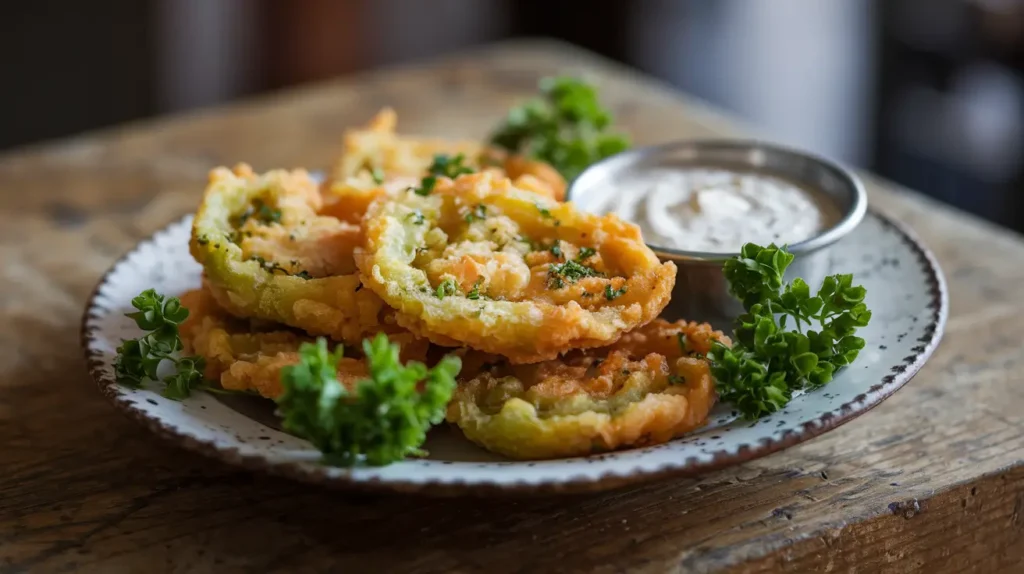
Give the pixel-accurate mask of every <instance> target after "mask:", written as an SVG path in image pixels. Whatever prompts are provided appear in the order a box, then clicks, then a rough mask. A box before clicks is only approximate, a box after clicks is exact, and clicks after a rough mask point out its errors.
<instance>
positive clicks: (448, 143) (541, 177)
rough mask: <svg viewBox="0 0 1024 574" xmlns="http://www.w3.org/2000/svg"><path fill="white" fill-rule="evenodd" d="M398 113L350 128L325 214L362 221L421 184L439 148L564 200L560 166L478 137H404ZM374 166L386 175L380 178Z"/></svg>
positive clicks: (386, 110)
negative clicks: (376, 206)
mask: <svg viewBox="0 0 1024 574" xmlns="http://www.w3.org/2000/svg"><path fill="white" fill-rule="evenodd" d="M397 124H398V116H397V114H395V111H394V110H392V109H391V108H384V109H383V110H381V111H380V112H378V113H377V115H376V116H374V117H373V119H372V120H370V123H369V124H368V125H367V126H366V127H364V128H361V129H353V130H348V131H346V132H345V136H344V144H343V148H342V154H341V157H340V158H339V159H338V161H337V162H336V163H335V166H334V168H333V170H332V172H331V177H330V179H329V180H328V181H327V182H326V184H325V185H324V188H323V197H324V205H323V207H322V209H321V210H320V213H321V214H323V215H330V216H333V217H336V218H338V219H340V220H342V221H346V222H349V223H359V222H360V221H361V220H362V216H363V214H365V213H366V209H367V208H368V207H369V205H370V203H372V202H373V201H374V200H375V199H377V198H379V197H382V196H388V195H394V194H396V193H397V192H399V191H402V190H405V189H408V188H409V187H415V186H417V185H419V183H420V179H421V178H422V177H423V176H424V175H425V174H426V171H427V168H428V167H429V166H430V164H431V162H432V161H433V159H434V156H435V155H437V154H448V155H456V154H460V153H461V154H463V155H465V157H466V159H467V164H468V165H471V166H473V167H474V168H475V169H478V170H487V171H492V172H494V173H495V174H498V175H507V176H508V177H510V178H511V179H512V180H513V181H514V182H515V185H516V187H519V188H520V189H526V190H529V191H533V192H535V193H539V194H541V195H546V196H548V197H550V198H552V199H555V200H558V201H562V200H563V199H564V198H565V190H566V181H565V178H563V177H562V175H561V174H559V173H558V171H557V170H555V168H553V167H551V166H550V165H548V164H546V163H544V162H541V161H536V160H531V159H527V158H524V157H522V156H518V155H508V154H506V153H505V152H503V151H501V150H496V149H490V148H488V147H486V146H485V145H484V144H482V143H480V142H475V141H459V140H443V139H427V138H421V137H415V136H413V137H403V136H400V135H398V134H397V133H396V132H395V128H396V126H397ZM374 171H376V173H377V175H379V176H383V181H375V180H374Z"/></svg>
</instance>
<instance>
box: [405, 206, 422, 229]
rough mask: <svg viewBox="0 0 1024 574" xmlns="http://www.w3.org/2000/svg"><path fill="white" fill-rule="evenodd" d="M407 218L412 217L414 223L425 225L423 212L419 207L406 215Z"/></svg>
mask: <svg viewBox="0 0 1024 574" xmlns="http://www.w3.org/2000/svg"><path fill="white" fill-rule="evenodd" d="M405 218H406V219H411V220H412V222H413V224H414V225H423V221H424V218H423V212H422V211H420V210H418V209H417V210H415V211H413V212H412V213H410V214H409V215H406V216H405Z"/></svg>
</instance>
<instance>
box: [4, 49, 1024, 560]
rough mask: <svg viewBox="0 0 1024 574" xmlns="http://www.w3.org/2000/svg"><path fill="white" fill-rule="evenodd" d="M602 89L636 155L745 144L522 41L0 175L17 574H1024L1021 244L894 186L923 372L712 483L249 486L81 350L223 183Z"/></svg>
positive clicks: (109, 142) (678, 105)
mask: <svg viewBox="0 0 1024 574" xmlns="http://www.w3.org/2000/svg"><path fill="white" fill-rule="evenodd" d="M566 70H576V71H579V70H585V71H586V72H587V73H590V74H592V75H593V76H594V77H595V78H597V79H598V80H599V81H600V82H601V83H602V84H603V87H602V90H603V93H604V94H605V97H606V98H607V99H608V100H609V101H610V102H611V103H613V104H614V108H615V110H616V112H617V114H618V117H619V118H621V121H622V123H623V124H625V126H626V128H628V129H629V131H630V132H631V133H633V134H634V135H635V136H636V138H635V139H636V140H637V141H638V143H640V144H646V143H655V142H659V141H665V140H668V139H675V138H681V137H706V136H721V135H729V134H737V133H739V132H738V131H737V130H736V128H735V127H734V126H732V125H731V124H730V123H729V122H727V121H725V120H723V119H721V118H720V117H719V116H717V115H715V114H714V113H712V112H709V111H708V110H707V109H705V108H704V107H703V106H701V105H699V104H697V103H695V102H692V101H689V100H686V99H682V98H680V97H679V96H677V95H675V94H674V93H672V92H671V91H670V90H667V89H666V88H664V87H662V86H660V85H657V84H654V83H652V82H650V81H649V80H647V79H645V78H643V77H641V76H639V75H637V74H635V73H633V72H630V71H628V70H624V69H621V68H619V67H616V66H613V65H610V64H608V63H606V62H604V61H602V60H599V59H596V58H594V57H592V56H589V55H587V54H585V53H582V52H579V51H577V50H575V49H572V48H569V47H566V46H563V45H558V44H551V43H545V42H518V43H513V44H504V45H499V46H495V47H490V48H487V49H484V50H481V51H478V52H474V53H471V54H466V55H462V56H457V57H453V58H450V59H446V60H443V61H439V62H433V63H427V64H422V65H417V66H413V67H408V68H404V69H395V70H387V71H384V72H380V73H374V74H369V75H362V76H358V77H354V78H351V79H346V80H342V81H337V82H333V83H329V84H324V85H319V86H315V87H312V88H307V89H304V90H301V91H297V92H289V93H284V94H280V95H275V96H272V97H265V98H262V99H259V100H254V101H251V102H248V103H244V104H241V105H235V106H231V107H228V108H224V109H217V110H210V111H206V112H201V113H196V114H192V115H189V116H183V117H177V118H174V119H170V120H161V121H157V122H147V123H142V124H137V125H131V126H126V127H123V128H119V129H116V130H110V131H107V132H103V133H97V134H89V135H86V136H83V137H80V138H75V139H71V140H64V141H60V142H54V143H51V144H47V145H44V146H40V147H35V148H31V149H25V150H22V151H19V152H16V153H13V154H8V155H5V156H2V157H0V200H2V201H0V262H2V263H3V265H2V268H0V281H2V285H3V287H2V298H0V314H2V316H0V572H22V571H30V570H31V571H83V572H89V571H93V572H100V571H101V572H143V571H144V572H159V571H190V572H193V571H194V572H218V573H222V572H249V571H252V572H279V571H280V572H283V571H293V570H300V569H308V570H313V571H344V572H382V571H388V572H392V571H425V572H447V571H465V572H473V571H484V570H486V571H488V572H489V573H491V574H499V573H503V572H535V571H598V572H617V571H631V572H633V571H636V572H664V571H679V572H717V571H732V572H768V571H785V572H807V571H814V570H818V571H833V572H843V571H860V572H913V571H927V572H929V573H938V572H957V573H960V572H986V573H987V572H998V571H1006V572H1011V571H1021V568H1024V465H1021V462H1022V459H1024V432H1022V427H1024V418H1022V413H1024V385H1021V382H1022V380H1021V375H1020V374H1019V373H1020V372H1021V369H1022V367H1024V347H1022V346H1021V340H1022V339H1024V324H1022V322H1021V321H1020V320H1019V319H1018V317H1019V315H1020V314H1021V313H1022V312H1024V297H1022V295H1024V287H1022V285H1024V265H1022V264H1021V263H1022V262H1024V241H1022V240H1021V238H1020V237H1019V236H1016V235H1013V234H1010V233H1008V232H1006V231H1002V230H1000V229H997V228H994V227H992V226H990V225H988V224H986V223H983V222H981V221H979V220H977V219H974V218H971V217H969V216H966V215H964V214H962V213H960V212H957V211H954V210H951V209H948V208H946V207H943V206H940V205H938V204H936V203H934V202H931V201H929V200H927V199H924V198H922V197H921V196H918V195H916V194H913V193H910V192H906V191H903V190H898V189H896V188H895V187H894V186H892V185H891V184H888V183H885V182H881V181H876V180H874V179H869V180H868V183H869V187H870V195H871V202H872V203H873V205H875V206H877V207H879V208H880V209H882V210H884V211H885V212H887V213H889V214H891V215H893V216H895V217H897V218H898V219H901V220H903V221H905V222H906V223H908V224H909V225H910V226H912V227H913V228H914V229H915V230H916V231H917V232H918V234H919V235H921V236H922V238H923V239H924V240H925V242H926V243H927V244H928V245H929V246H931V247H932V248H933V250H934V251H935V253H936V255H937V256H938V259H939V261H940V263H941V264H942V266H943V268H944V270H945V272H946V275H947V279H948V280H949V288H950V294H951V309H952V313H951V316H950V321H949V324H948V329H947V334H946V337H945V339H944V341H943V343H942V346H941V347H940V349H939V350H938V352H937V353H936V354H935V355H934V357H933V358H932V360H931V361H930V362H929V364H928V365H927V366H926V367H925V368H924V370H923V371H922V372H921V373H920V374H919V375H918V376H917V377H916V378H915V379H914V380H913V381H912V382H911V383H909V384H908V385H907V386H906V387H905V388H904V389H903V390H901V391H900V392H898V393H897V394H896V395H895V396H893V397H892V398H891V399H889V400H888V401H886V402H885V403H883V404H882V405H880V406H879V407H877V408H876V409H874V410H873V411H872V412H870V413H868V414H866V415H864V416H862V417H860V418H858V419H856V420H854V421H853V422H851V423H849V424H847V425H845V426H843V427H841V428H840V429H838V430H835V431H833V432H830V433H828V434H826V435H824V436H822V437H820V438H818V439H815V440H813V441H810V442H808V443H805V444H802V445H799V446H797V447H794V448H792V449H789V450H786V451H784V452H782V453H779V454H776V455H773V456H770V457H767V458H764V459H761V460H758V461H755V462H752V463H748V464H746V465H743V466H740V467H736V468H733V469H730V470H727V471H723V472H718V473H715V474H712V475H709V476H706V477H703V478H702V479H699V480H676V481H670V482H662V483H656V484H650V485H645V486H642V487H637V488H632V489H628V490H622V491H616V492H611V493H606V494H601V495H580V496H572V497H559V498H529V499H521V498H520V499H483V500H432V499H426V498H413V497H408V496H377V495H361V494H360V495H357V494H350V493H344V492H337V491H327V490H321V489H318V488H313V487H309V486H304V485H299V484H293V483H290V482H286V481H283V480H280V479H274V478H269V477H264V476H258V475H252V474H248V473H245V472H241V471H237V470H235V469H233V468H229V467H226V466H224V465H222V464H220V463H216V462H213V461H208V460H205V459H202V458H200V457H198V456H195V455H192V454H189V453H186V452H182V451H179V450H177V449H175V448H173V447H170V446H168V445H165V444H163V443H161V442H159V441H157V440H156V439H155V438H153V437H151V436H149V435H148V434H147V433H145V432H144V431H143V430H142V429H141V428H140V427H138V426H136V425H135V424H133V423H131V422H130V421H128V420H125V419H124V418H122V417H121V416H120V415H119V414H117V413H116V412H115V411H114V410H113V408H112V407H110V406H109V405H108V404H107V403H106V402H105V401H104V399H103V398H102V397H101V396H100V395H99V393H98V392H97V391H96V389H95V386H94V385H93V383H92V381H91V380H89V378H88V376H87V374H86V372H85V369H84V365H83V361H82V359H81V353H80V350H79V348H78V340H77V337H78V332H77V325H78V320H79V317H80V314H81V312H82V308H83V305H84V303H85V297H86V296H87V295H88V293H89V292H90V290H91V288H92V287H93V285H94V283H95V282H96V280H97V278H98V277H99V276H100V274H101V273H102V272H103V271H104V270H105V269H106V268H107V266H108V265H109V264H110V263H111V262H112V261H113V260H114V259H115V258H116V257H118V256H119V255H120V254H121V253H123V252H124V251H126V250H128V249H129V248H130V247H131V246H132V245H133V243H134V242H135V241H137V240H138V239H140V238H142V237H144V236H145V235H147V234H149V233H150V232H152V231H153V230H155V229H156V228H158V227H160V226H163V225H165V224H167V223H169V222H170V221H172V220H175V219H177V218H179V217H180V216H181V215H183V214H185V213H187V212H189V211H191V210H192V209H193V208H194V207H195V205H196V203H197V201H198V199H199V196H200V192H201V189H202V186H203V182H204V179H205V175H206V172H207V170H208V169H209V168H210V167H211V166H213V165H216V164H222V163H227V164H230V163H233V162H236V161H239V160H245V161H248V162H251V163H252V164H253V165H254V166H255V167H257V168H258V169H265V168H269V167H274V166H286V167H287V166H300V165H301V166H309V167H319V166H326V165H328V163H329V162H330V160H331V159H332V157H333V156H334V155H335V153H336V152H337V144H338V140H339V134H340V133H341V130H342V129H343V128H344V127H345V126H347V125H350V124H353V123H360V122H363V121H365V119H366V118H368V117H369V116H370V115H371V114H372V113H373V112H374V111H375V110H376V109H377V107H378V106H381V105H383V104H389V105H393V106H395V107H396V108H397V109H398V111H399V114H400V118H401V119H400V127H401V129H402V130H403V131H407V132H419V133H424V134H433V135H447V136H453V137H462V136H482V135H484V134H485V133H486V130H487V129H488V128H489V126H491V125H492V123H493V122H494V121H495V117H496V115H497V114H500V113H502V112H503V111H504V110H505V109H506V108H507V107H508V106H509V105H511V104H513V103H514V102H516V101H517V100H519V99H521V98H522V97H524V96H525V95H527V94H529V93H531V92H532V91H533V89H534V85H535V81H536V79H537V78H538V77H539V76H540V75H543V74H548V73H552V72H558V71H566Z"/></svg>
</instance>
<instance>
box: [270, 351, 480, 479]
mask: <svg viewBox="0 0 1024 574" xmlns="http://www.w3.org/2000/svg"><path fill="white" fill-rule="evenodd" d="M363 351H364V353H365V354H366V362H367V366H368V368H369V377H367V378H366V379H365V380H362V381H360V382H359V383H357V384H356V386H355V389H354V390H351V391H350V390H348V389H346V388H345V386H344V385H342V384H341V382H340V381H338V376H337V375H338V373H337V365H338V361H339V360H340V359H341V358H342V355H343V348H342V347H340V346H339V347H338V348H337V349H336V350H335V351H334V352H330V351H328V348H327V341H326V340H324V339H323V338H320V339H317V341H316V343H304V344H303V345H302V347H300V349H299V355H300V361H299V363H298V364H296V365H292V366H288V367H285V368H284V369H282V371H281V384H282V386H283V387H284V394H282V395H281V397H280V398H279V399H278V400H277V405H278V409H279V411H280V413H281V415H282V419H283V420H282V424H283V427H284V429H285V430H287V431H288V432H291V433H294V434H296V435H298V436H301V437H303V438H305V439H306V440H308V441H310V442H311V443H313V445H314V446H315V447H316V448H318V449H319V450H320V451H321V452H322V453H323V455H324V461H325V462H327V463H328V464H333V465H338V466H352V465H354V464H356V463H357V462H359V461H360V460H365V461H366V463H367V464H370V465H375V466H380V465H386V464H390V463H392V462H395V461H398V460H401V459H403V458H405V457H406V456H418V455H423V454H424V452H423V451H422V450H421V449H420V446H421V445H422V444H423V441H424V440H426V432H427V429H429V428H430V426H431V425H434V424H437V423H439V422H441V420H442V419H443V418H444V413H445V407H446V405H447V404H448V401H449V400H450V399H451V396H452V392H454V390H455V376H456V375H457V374H458V373H459V370H460V369H461V368H462V363H461V361H460V360H459V358H458V357H454V356H448V357H445V358H444V359H442V360H441V361H440V362H439V363H438V364H437V365H435V366H434V367H433V368H431V369H428V368H427V367H426V366H425V365H423V364H422V363H418V362H415V361H412V362H409V363H407V364H405V365H403V364H402V363H401V362H400V361H399V358H398V351H399V348H398V345H396V344H393V343H391V342H390V341H389V340H388V338H387V336H385V335H384V334H379V335H377V336H376V337H375V338H374V339H372V340H370V339H367V340H364V341H363Z"/></svg>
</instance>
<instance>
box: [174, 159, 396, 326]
mask: <svg viewBox="0 0 1024 574" xmlns="http://www.w3.org/2000/svg"><path fill="white" fill-rule="evenodd" d="M320 205H321V200H320V193H319V190H318V189H317V186H316V183H315V182H314V181H313V180H312V179H310V177H309V175H308V174H307V173H306V172H305V171H303V170H296V171H284V170H275V171H270V172H267V173H265V174H263V175H256V174H254V173H253V171H252V169H251V168H249V166H247V165H244V164H242V165H239V166H238V167H236V168H235V169H234V170H228V169H226V168H217V169H215V170H213V171H212V172H211V173H210V182H209V185H208V187H207V189H206V193H205V195H204V197H203V202H202V204H201V205H200V207H199V211H198V212H197V213H196V216H195V220H194V222H193V224H192V238H191V241H190V243H189V250H190V252H191V253H192V256H193V257H194V258H195V259H196V261H198V262H199V263H200V264H201V265H202V266H203V269H204V271H205V274H206V277H207V279H208V280H209V284H210V289H211V293H212V294H213V296H214V298H215V299H216V300H217V302H218V303H219V304H220V305H221V306H222V307H223V308H224V309H226V310H227V311H229V312H231V313H232V314H234V315H236V316H239V317H246V318H257V319H265V320H269V321H275V322H278V323H284V324H285V325H289V326H292V327H298V328H300V329H303V330H305V331H307V332H309V333H311V334H313V335H327V336H329V337H331V338H333V339H335V340H338V341H344V342H346V343H358V342H359V341H361V340H362V338H363V336H364V335H366V334H369V333H374V332H376V331H377V330H379V325H380V321H381V313H382V310H383V308H384V305H383V302H382V301H381V300H380V298H379V297H377V296H376V295H375V294H373V293H372V292H371V291H369V290H368V289H363V287H362V285H361V283H360V281H359V277H358V275H357V274H356V268H355V261H354V259H353V250H354V249H355V247H356V246H357V245H359V244H360V243H361V241H362V230H361V228H360V226H359V225H355V224H351V223H346V222H343V221H339V220H338V219H336V218H334V217H328V216H322V215H318V213H317V211H318V209H319V208H320Z"/></svg>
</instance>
